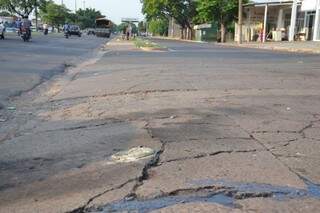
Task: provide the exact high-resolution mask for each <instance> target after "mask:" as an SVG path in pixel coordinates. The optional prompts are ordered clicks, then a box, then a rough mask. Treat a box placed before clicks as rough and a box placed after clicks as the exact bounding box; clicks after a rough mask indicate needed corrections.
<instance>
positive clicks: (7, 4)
mask: <svg viewBox="0 0 320 213" xmlns="http://www.w3.org/2000/svg"><path fill="white" fill-rule="evenodd" d="M0 9H2V10H4V12H2V13H3V14H6V15H17V16H20V17H23V16H25V15H28V16H29V15H30V14H31V13H32V12H35V13H37V16H39V17H40V18H41V20H42V21H43V22H45V23H47V24H49V25H51V26H52V27H55V28H57V29H59V28H60V27H61V26H62V25H63V24H64V23H73V24H77V25H79V26H80V27H81V28H82V29H85V28H93V27H94V26H95V20H96V19H97V18H101V17H104V16H103V15H102V14H101V12H100V11H97V10H95V9H91V8H86V9H79V10H77V11H76V12H75V13H74V12H71V11H70V10H69V9H68V8H66V6H65V5H60V4H56V3H54V2H53V1H52V0H0Z"/></svg>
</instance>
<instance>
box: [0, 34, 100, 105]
mask: <svg viewBox="0 0 320 213" xmlns="http://www.w3.org/2000/svg"><path fill="white" fill-rule="evenodd" d="M103 42H105V40H104V39H99V38H95V37H93V36H83V37H82V38H78V37H75V36H73V37H71V38H70V39H65V38H64V37H63V34H49V35H48V36H43V35H41V34H36V35H34V36H33V39H32V41H31V42H29V43H25V42H23V41H22V39H21V38H20V37H18V36H16V35H14V34H7V36H6V40H3V41H1V42H0V104H1V103H2V104H4V102H5V101H6V100H7V98H8V97H10V96H14V95H19V94H20V93H21V92H23V91H28V90H30V89H32V88H33V87H35V86H36V85H38V84H40V83H41V82H43V81H45V80H48V79H50V78H51V77H52V76H53V75H55V74H58V73H61V72H63V71H64V70H65V67H66V66H71V65H76V64H77V63H79V62H80V61H81V60H83V59H86V58H88V57H90V56H92V52H93V50H94V49H96V48H97V47H99V46H100V45H101V44H102V43H103Z"/></svg>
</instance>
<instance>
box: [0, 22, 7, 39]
mask: <svg viewBox="0 0 320 213" xmlns="http://www.w3.org/2000/svg"><path fill="white" fill-rule="evenodd" d="M5 31H6V29H5V27H4V25H3V24H2V23H0V40H1V39H4V33H5Z"/></svg>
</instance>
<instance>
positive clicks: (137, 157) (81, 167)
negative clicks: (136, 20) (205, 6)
mask: <svg viewBox="0 0 320 213" xmlns="http://www.w3.org/2000/svg"><path fill="white" fill-rule="evenodd" d="M155 41H156V42H158V43H159V44H161V45H163V46H167V47H168V50H169V51H163V52H161V51H155V52H143V51H141V50H138V49H136V48H135V47H134V46H133V45H132V44H131V43H130V42H121V41H120V42H119V41H116V40H113V41H112V42H110V43H109V44H108V45H106V46H105V47H104V48H102V49H101V50H100V52H99V54H97V56H96V58H94V59H92V58H91V59H88V60H83V61H82V63H81V64H79V66H77V67H74V68H72V69H70V70H68V72H67V73H66V74H65V75H63V76H59V77H57V78H54V79H53V80H52V81H50V82H49V83H48V84H46V85H41V86H40V87H39V88H38V89H37V90H35V91H32V92H31V93H28V94H24V95H22V96H21V97H20V98H19V99H17V100H15V101H14V102H12V104H14V105H15V106H16V107H17V109H16V110H15V111H7V112H5V115H6V116H8V117H9V118H10V119H9V120H8V121H7V122H3V124H2V127H1V132H0V134H2V140H1V142H0V180H1V182H0V212H127V211H129V212H130V211H138V212H190V211H191V212H196V211H198V212H216V211H219V212H276V211H277V212H316V211H318V209H319V208H320V200H319V199H320V196H319V195H320V190H319V184H320V167H319V163H320V157H319V156H320V153H319V152H320V135H319V128H320V111H319V109H320V107H319V106H320V92H319V91H320V84H319V80H320V73H319V68H320V63H319V56H318V55H306V54H292V53H290V54H289V53H282V52H271V51H262V50H256V49H244V48H241V49H238V48H228V47H221V46H216V45H214V44H198V43H188V42H179V41H161V40H155ZM150 150H151V151H150ZM143 151H146V152H143Z"/></svg>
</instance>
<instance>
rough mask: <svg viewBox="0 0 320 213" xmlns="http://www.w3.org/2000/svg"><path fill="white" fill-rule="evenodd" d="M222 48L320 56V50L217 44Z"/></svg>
mask: <svg viewBox="0 0 320 213" xmlns="http://www.w3.org/2000/svg"><path fill="white" fill-rule="evenodd" d="M217 45H219V46H222V47H238V48H250V49H263V50H271V51H282V52H291V53H306V54H320V50H313V49H309V48H290V47H275V46H263V45H246V44H240V45H239V44H230V43H224V44H222V43H217Z"/></svg>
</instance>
